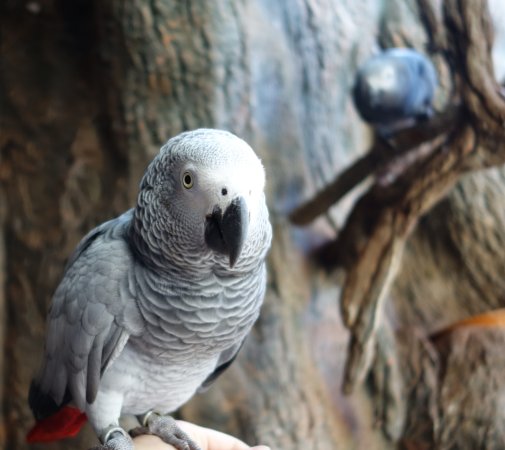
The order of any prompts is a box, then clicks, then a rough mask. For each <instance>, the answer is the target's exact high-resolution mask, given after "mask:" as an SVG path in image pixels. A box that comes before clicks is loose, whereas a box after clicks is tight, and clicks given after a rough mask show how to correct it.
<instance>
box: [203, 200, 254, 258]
mask: <svg viewBox="0 0 505 450" xmlns="http://www.w3.org/2000/svg"><path fill="white" fill-rule="evenodd" d="M248 225H249V212H248V210H247V205H246V202H245V200H244V198H243V197H237V198H235V199H233V201H232V202H231V203H230V205H229V206H228V207H227V208H226V210H225V211H224V214H223V213H222V211H221V208H220V207H219V206H216V207H215V208H214V210H213V211H212V214H210V215H209V216H207V219H206V221H205V242H206V244H207V245H208V246H209V248H210V249H211V250H214V251H216V252H218V253H222V254H224V255H227V256H228V257H229V258H230V267H233V266H234V265H235V263H236V262H237V259H238V257H239V256H240V252H241V251H242V247H243V246H244V241H245V238H246V236H247V227H248Z"/></svg>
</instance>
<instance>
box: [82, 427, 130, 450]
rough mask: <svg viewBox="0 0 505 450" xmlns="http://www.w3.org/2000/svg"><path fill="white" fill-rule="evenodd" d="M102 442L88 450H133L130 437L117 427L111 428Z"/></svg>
mask: <svg viewBox="0 0 505 450" xmlns="http://www.w3.org/2000/svg"><path fill="white" fill-rule="evenodd" d="M102 442H103V444H101V445H97V446H96V447H93V448H90V449H89V450H135V445H134V444H133V441H132V438H131V437H130V436H129V435H128V434H127V433H126V432H125V431H124V430H123V429H122V428H119V427H117V428H114V429H111V430H110V431H109V432H108V433H107V434H106V436H105V438H104V439H103V440H102Z"/></svg>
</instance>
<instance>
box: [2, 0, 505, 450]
mask: <svg viewBox="0 0 505 450" xmlns="http://www.w3.org/2000/svg"><path fill="white" fill-rule="evenodd" d="M418 3H419V4H422V2H416V1H414V0H409V1H407V2H405V1H403V0H387V1H386V0H385V1H383V2H376V1H374V0H359V1H352V2H334V1H330V0H289V1H288V0H273V1H272V0H242V1H233V0H225V1H220V2H209V1H206V0H188V1H184V2H182V1H180V2H179V1H177V2H176V1H164V0H154V1H149V2H148V1H145V0H127V1H120V0H103V1H85V0H75V1H73V2H64V1H60V0H41V1H37V2H28V3H26V4H25V3H24V2H17V1H13V0H5V1H4V2H2V3H0V52H1V55H0V64H1V65H0V108H1V110H0V127H1V128H0V233H1V237H2V239H1V240H0V321H2V322H1V323H2V333H0V344H1V345H2V346H3V348H4V349H5V351H4V352H0V353H1V354H2V356H1V357H0V374H1V383H0V398H1V401H2V406H3V407H2V411H3V417H2V420H1V422H0V447H3V448H6V449H9V450H11V449H20V450H21V449H26V448H28V446H27V445H26V444H24V434H25V432H26V430H27V429H28V428H29V427H30V425H31V423H32V418H31V415H30V412H29V410H28V407H27V404H26V396H27V389H28V385H29V381H30V379H31V377H32V375H33V373H34V371H35V370H36V367H37V365H38V362H39V358H40V354H41V351H42V346H43V335H44V321H45V314H46V310H47V307H48V304H49V301H50V298H51V295H52V293H53V291H54V288H55V286H56V284H57V282H58V280H59V277H60V276H61V271H62V268H63V265H64V262H65V259H66V258H67V257H68V255H69V253H70V252H71V251H72V249H73V247H74V246H75V244H76V243H77V241H78V240H79V239H80V237H81V236H82V235H83V234H84V233H85V232H86V231H87V230H89V229H90V228H91V227H92V226H94V225H95V224H97V223H99V222H100V221H103V220H105V219H107V218H110V217H112V216H114V215H116V214H118V213H119V212H121V211H122V210H124V209H126V208H127V207H128V206H130V205H131V204H132V203H133V202H134V199H135V195H136V191H137V186H138V182H139V179H140V177H141V175H142V173H143V170H144V168H145V165H146V164H147V162H148V161H149V160H150V159H151V158H152V156H153V155H154V154H155V153H156V152H157V151H158V148H159V146H160V145H161V144H162V143H163V142H164V141H166V140H167V139H168V138H169V137H170V136H172V135H173V134H175V133H178V132H179V131H182V130H184V129H188V128H195V127H201V126H212V127H219V128H226V129H229V130H231V131H233V132H235V133H237V134H239V135H240V136H242V137H244V138H245V139H246V140H247V141H249V142H250V144H251V145H252V146H253V148H255V150H256V151H257V152H258V154H259V155H260V156H261V158H262V159H263V162H264V165H265V167H266V169H267V180H268V198H269V205H270V209H271V214H272V222H273V224H274V231H275V237H274V243H273V247H272V250H271V253H270V256H269V289H268V293H267V298H266V301H265V306H264V309H263V311H262V315H261V318H260V320H259V321H258V324H257V326H256V327H255V329H254V331H253V332H252V334H251V336H250V338H249V339H248V342H247V344H246V345H245V347H244V349H243V351H242V352H241V354H240V356H239V358H238V360H237V362H236V364H234V365H233V366H232V368H231V369H230V370H229V371H228V373H226V374H225V375H224V376H223V377H222V379H221V380H220V381H219V382H218V383H216V384H215V386H214V387H213V388H212V389H211V390H210V391H208V393H206V394H205V395H202V396H198V397H196V398H195V399H194V400H192V401H191V402H190V403H189V404H188V405H187V406H185V407H184V408H183V409H182V414H183V416H184V417H185V418H187V419H189V420H192V421H195V422H197V423H200V424H204V425H209V426H212V427H215V428H218V429H221V430H223V431H228V432H231V433H233V434H236V435H237V436H239V437H242V438H244V439H245V440H246V441H248V442H250V443H255V442H262V443H266V444H269V445H271V446H272V448H278V449H300V450H301V449H307V448H310V449H315V450H326V449H328V450H330V449H331V450H333V449H335V448H342V449H349V448H373V449H381V448H384V449H386V448H392V447H393V446H394V445H395V443H396V442H398V443H400V445H403V446H404V447H405V448H422V447H421V444H422V445H427V448H435V445H439V446H440V448H451V447H450V445H449V441H448V440H447V439H448V437H450V435H451V433H448V430H454V429H456V427H457V426H458V423H456V422H454V420H453V419H454V417H455V416H454V414H453V411H452V410H451V409H450V405H451V404H452V403H451V402H452V401H453V399H457V401H458V402H463V403H464V402H465V401H468V402H470V403H471V402H474V401H475V399H478V398H479V397H478V395H479V392H482V391H480V390H479V389H484V387H486V386H487V384H488V383H489V385H490V386H491V385H492V386H493V388H492V389H494V391H493V390H487V391H486V393H485V394H482V396H485V398H488V397H487V396H488V395H492V393H493V392H498V391H499V386H500V384H499V383H500V382H499V377H498V375H497V374H498V373H499V371H500V370H502V366H503V358H502V360H501V361H500V357H501V355H500V352H499V351H497V349H498V348H500V346H501V345H502V344H500V342H501V341H500V339H502V338H503V337H502V336H501V332H500V331H499V330H495V329H493V330H489V329H486V330H484V331H482V330H477V329H475V330H472V331H471V332H470V331H464V330H462V331H454V332H453V333H452V334H450V335H448V336H447V337H446V338H445V339H446V341H444V342H446V343H445V344H444V345H442V343H441V342H439V341H436V342H435V341H433V340H430V339H429V334H430V333H431V332H433V331H435V330H437V329H438V328H439V327H442V326H445V325H447V324H449V323H451V322H452V321H454V320H457V319H461V318H464V317H466V316H468V315H471V314H475V313H478V312H482V311H486V310H489V309H493V308H496V307H499V306H502V305H503V301H504V298H505V295H504V291H505V285H504V282H503V277H502V276H501V273H500V271H499V270H498V269H497V268H499V267H505V264H504V263H505V261H503V258H504V256H503V252H500V248H503V241H504V240H505V214H504V212H503V211H504V209H503V208H502V207H501V205H502V202H503V200H502V199H503V194H504V192H503V191H504V190H505V187H504V186H505V178H504V171H503V170H502V169H501V168H497V169H490V170H488V171H486V172H479V173H476V174H473V175H469V176H467V177H465V178H464V179H463V180H462V181H461V182H460V183H459V184H458V185H457V186H456V188H455V189H454V190H453V191H452V193H451V195H450V196H449V197H447V199H446V200H444V201H443V202H442V203H440V204H439V205H438V206H437V207H436V208H435V209H434V210H433V211H432V212H431V213H429V214H428V215H427V216H426V217H425V218H423V219H422V220H421V222H420V224H419V226H418V228H417V230H416V231H415V232H414V234H413V235H412V237H411V238H410V239H409V240H408V241H407V243H406V244H405V249H404V251H403V260H402V264H401V266H400V267H399V268H398V274H397V277H396V281H395V283H394V284H393V285H392V289H391V291H390V292H389V293H387V295H385V296H384V298H383V301H384V303H385V318H386V320H385V321H384V326H383V327H382V328H380V329H379V330H378V334H377V342H378V345H377V352H376V356H375V359H374V361H373V362H374V364H373V370H372V375H371V376H370V377H369V378H368V383H366V384H365V385H362V386H358V387H357V388H356V390H355V392H354V393H353V395H352V396H344V395H343V394H342V393H341V385H342V380H343V373H344V363H345V360H346V355H347V347H348V340H349V335H348V331H347V330H346V328H345V327H344V325H343V321H342V319H341V317H340V314H339V301H338V299H339V297H340V293H341V292H340V288H341V286H342V285H343V277H342V273H341V272H336V273H332V274H331V275H328V274H327V273H326V272H325V271H324V270H323V269H321V268H320V267H318V266H317V265H316V264H314V262H313V261H312V259H311V258H310V257H309V255H310V251H311V250H312V249H313V248H314V247H316V246H317V245H319V244H321V243H323V242H326V241H327V240H328V239H331V238H334V237H335V235H336V234H337V230H338V229H339V227H340V226H341V225H342V224H343V223H344V220H345V217H346V214H347V213H348V211H349V209H350V208H351V207H352V206H353V205H354V203H355V200H356V195H355V194H352V195H348V196H346V197H345V198H343V200H342V201H341V202H340V204H339V205H338V207H337V208H333V209H332V210H331V211H330V212H329V213H328V214H327V215H326V216H325V217H323V218H322V219H319V220H318V221H317V222H316V223H315V224H314V225H312V226H310V227H308V228H304V229H300V228H296V227H293V226H292V225H290V224H289V222H288V218H287V215H288V213H289V212H290V211H291V210H292V209H293V208H294V206H295V205H297V204H299V203H301V201H302V200H303V199H307V198H309V197H310V196H311V195H312V194H313V193H314V192H315V191H316V190H317V189H320V188H322V187H323V186H324V185H326V184H327V183H328V182H330V181H331V180H332V179H334V176H335V173H337V172H339V171H342V170H343V168H344V167H345V166H348V165H350V164H351V162H352V161H354V160H355V159H356V158H358V157H359V156H360V155H362V153H363V152H364V151H366V149H367V148H369V146H370V135H369V132H368V130H367V129H366V128H365V127H364V125H363V124H362V123H361V122H360V121H359V120H358V118H357V115H356V113H355V111H354V109H353V107H352V105H351V101H350V97H349V88H350V86H351V85H352V79H353V75H354V70H355V68H356V66H357V65H358V64H359V63H361V62H362V61H363V60H364V59H365V58H366V57H367V56H368V55H370V54H371V53H372V51H373V50H374V48H375V47H376V46H377V42H380V43H381V44H382V45H388V46H390V45H413V46H415V47H417V48H420V49H427V48H428V47H430V48H431V46H433V45H434V46H435V47H436V46H437V43H439V44H442V43H444V42H446V36H445V31H444V30H446V28H447V26H448V25H447V24H445V23H444V22H443V21H441V20H440V19H441V17H442V16H441V10H437V9H435V10H433V11H432V12H433V14H432V15H431V16H430V17H426V14H425V12H426V10H425V9H423V8H422V9H421V10H419V6H418ZM450 3H451V4H454V5H456V3H457V2H450ZM433 4H438V3H437V2H433ZM468 4H471V5H477V6H476V7H482V5H479V2H473V1H472V2H468ZM428 15H429V14H428ZM437 17H438V22H436V19H437ZM430 20H431V22H430ZM427 23H428V24H429V23H432V24H435V25H436V26H437V27H438V28H436V29H437V30H438V31H437V32H435V31H433V32H430V33H429V35H430V36H432V38H431V42H430V40H429V39H428V34H427V33H426V30H425V25H426V24H427ZM457 25H458V24H457V23H455V24H454V25H451V26H453V27H457ZM429 44H430V45H429ZM463 44H465V43H464V42H462V45H463ZM461 51H466V50H465V49H464V48H462V49H461ZM434 58H435V61H436V63H437V67H438V69H439V73H440V75H441V79H442V85H443V88H442V89H441V91H440V92H439V96H438V97H439V99H438V100H439V102H440V104H441V105H444V104H445V103H446V101H447V99H448V98H449V96H450V88H451V85H452V77H451V76H450V73H451V69H450V68H449V67H448V66H447V65H445V64H444V60H443V58H441V57H440V55H436V54H435V56H434ZM462 76H466V75H465V74H462ZM468 76H469V77H470V78H471V77H473V76H476V77H479V71H477V72H476V73H473V74H468ZM472 79H473V78H472ZM484 84H485V83H484ZM479 98H482V95H476V96H475V98H474V97H472V93H471V92H469V93H468V98H467V101H468V103H469V104H478V100H479ZM486 105H487V109H486V114H489V115H490V116H491V117H493V114H494V113H493V111H496V105H493V104H492V103H486ZM499 108H500V106H499V105H498V109H499ZM493 132H494V131H493V130H489V134H488V137H487V138H486V139H484V140H483V141H482V142H480V144H481V146H482V147H485V148H487V149H491V150H492V149H493V148H494V147H495V144H496V143H494V142H493V138H492V136H493ZM461 136H464V133H463V134H461V135H460V138H461ZM468 142H471V141H468ZM468 142H465V145H468ZM465 145H463V146H461V148H460V150H461V151H464V149H465ZM486 154H487V155H488V156H489V157H486V158H485V161H484V163H485V164H493V158H492V156H493V152H492V151H488V152H487V153H486ZM435 156H436V155H435ZM453 156H454V155H453ZM438 158H440V164H441V166H442V167H447V165H450V164H451V161H452V162H454V161H456V162H457V160H453V159H449V160H447V161H446V160H444V159H443V157H441V156H440V155H439V156H438ZM469 168H471V167H469ZM436 181H439V182H440V181H441V180H439V179H437V180H436ZM388 217H391V216H390V215H388V214H387V211H386V213H384V215H383V220H384V223H385V224H387V223H388V220H387V219H388ZM383 230H389V232H391V228H388V227H387V226H385V227H384V228H383ZM400 234H401V233H400ZM393 235H394V234H393ZM2 264H3V266H2ZM465 333H466V334H465ZM465 349H468V350H465ZM466 351H468V352H469V353H468V354H471V355H475V358H474V359H473V360H472V361H473V362H472V364H470V365H469V366H465V352H466ZM495 361H496V363H495ZM479 362H480V364H479ZM465 367H467V370H465ZM441 368H443V370H442V369H441ZM481 368H482V369H481ZM458 373H463V374H464V377H461V379H460V380H459V381H460V383H459V384H455V383H454V382H453V381H451V380H453V379H454V378H453V377H456V376H457V374H458ZM465 380H468V381H467V382H466V381H465ZM463 381H465V383H464V382H463ZM469 383H472V386H473V385H474V384H475V386H476V388H475V390H472V392H466V393H465V392H464V390H463V389H464V387H465V386H468V384H469ZM493 383H494V384H493ZM454 386H456V387H454ZM457 386H461V388H460V389H459V390H458V387H457ZM449 387H451V389H452V388H454V389H455V390H454V391H449V390H448V389H449ZM444 389H445V390H444ZM465 395H467V397H465ZM495 397H496V396H495ZM463 403H459V404H463ZM471 404H472V405H473V404H474V403H471ZM496 405H497V404H496V403H493V402H492V401H491V397H489V401H487V402H482V404H481V405H478V407H479V408H480V409H475V414H477V412H478V413H479V415H480V417H482V418H488V420H489V421H488V422H484V423H478V424H477V423H476V422H475V421H474V420H473V419H472V417H477V416H476V415H474V416H472V417H470V415H468V417H469V418H468V420H466V419H465V424H469V425H468V426H467V425H465V433H466V435H468V436H469V437H468V439H467V440H465V441H462V442H463V444H461V445H462V446H461V447H459V448H475V447H471V446H469V447H465V445H466V444H468V445H469V443H472V444H473V443H476V442H479V443H483V442H486V439H488V441H489V442H490V444H489V445H488V446H487V447H485V445H487V444H482V445H484V448H499V445H498V444H499V443H501V441H500V440H499V437H496V438H493V436H498V434H496V433H498V432H499V430H500V427H502V426H503V423H502V418H501V416H496V417H494V416H492V414H493V412H494V411H496V407H497V406H496ZM476 408H477V406H476ZM493 408H495V409H493ZM472 414H473V412H472ZM462 417H463V416H462ZM462 420H463V419H462ZM482 420H486V419H482ZM461 423H463V422H461ZM439 424H445V426H446V427H447V430H445V429H442V428H443V427H442V428H441V427H440V426H439ZM484 429H486V430H487V431H485V432H484V431H482V430H484ZM441 430H442V431H441ZM444 433H445V434H444ZM483 433H484V434H483ZM485 433H487V434H485ZM493 433H495V434H493ZM454 434H455V433H452V435H454ZM482 436H484V437H482ZM486 436H487V437H486ZM479 439H480V440H479ZM92 442H94V437H93V436H92V433H91V432H90V430H87V431H86V432H84V433H82V434H81V435H80V436H79V437H77V438H76V439H74V440H73V441H67V442H64V443H61V444H52V445H51V446H49V447H47V446H33V447H32V448H34V449H35V448H37V449H38V448H40V449H43V448H51V449H55V450H57V449H64V448H69V447H72V448H82V449H84V448H87V447H88V446H89V445H90V444H91V443H92ZM494 443H497V445H498V446H495V447H493V445H494ZM476 445H477V446H478V445H480V444H476Z"/></svg>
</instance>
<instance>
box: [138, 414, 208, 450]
mask: <svg viewBox="0 0 505 450" xmlns="http://www.w3.org/2000/svg"><path fill="white" fill-rule="evenodd" d="M139 421H140V423H141V424H142V425H144V426H141V427H137V428H134V429H133V430H131V431H130V435H131V436H133V437H135V436H139V435H141V434H152V435H154V436H158V437H159V438H160V439H161V440H162V441H163V442H166V443H167V444H170V445H172V446H174V447H175V448H176V449H177V450H202V449H201V447H200V446H199V445H198V444H197V443H196V442H194V441H193V439H191V438H190V437H189V436H188V435H187V434H186V433H185V432H184V431H182V430H181V429H180V427H179V425H177V422H176V421H175V419H174V418H173V417H171V416H165V415H161V414H160V413H158V412H156V411H149V412H148V413H146V414H145V415H143V416H141V417H139Z"/></svg>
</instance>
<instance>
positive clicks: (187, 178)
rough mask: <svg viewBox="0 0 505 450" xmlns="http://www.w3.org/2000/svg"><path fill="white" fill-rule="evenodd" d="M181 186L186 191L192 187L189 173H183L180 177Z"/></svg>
mask: <svg viewBox="0 0 505 450" xmlns="http://www.w3.org/2000/svg"><path fill="white" fill-rule="evenodd" d="M182 185H183V186H184V187H185V188H186V189H191V188H192V187H193V177H192V176H191V174H190V173H189V172H184V174H183V175H182Z"/></svg>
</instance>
